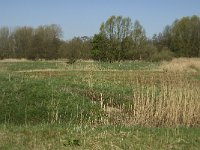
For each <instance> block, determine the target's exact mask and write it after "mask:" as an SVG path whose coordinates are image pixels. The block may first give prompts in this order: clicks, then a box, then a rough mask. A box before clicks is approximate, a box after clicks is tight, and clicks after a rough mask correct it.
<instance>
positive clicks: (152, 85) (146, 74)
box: [0, 58, 200, 150]
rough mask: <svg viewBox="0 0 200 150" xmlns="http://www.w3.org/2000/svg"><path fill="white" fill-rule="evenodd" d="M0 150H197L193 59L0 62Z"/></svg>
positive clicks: (198, 101) (199, 88) (197, 86)
mask: <svg viewBox="0 0 200 150" xmlns="http://www.w3.org/2000/svg"><path fill="white" fill-rule="evenodd" d="M0 89H1V90H0V104H1V105H0V114H1V115H0V123H1V125H0V149H84V150H85V149H108V150H110V149H114V150H115V149H130V150H131V149H199V148H200V128H199V127H200V115H199V114H200V59H185V58H181V59H174V60H172V61H171V62H162V63H152V62H143V61H135V62H132V61H130V62H129V61H126V62H116V63H111V64H110V63H106V62H94V61H78V62H76V63H74V64H71V65H69V64H67V63H66V61H65V60H59V61H27V60H2V61H0Z"/></svg>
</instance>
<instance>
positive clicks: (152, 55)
mask: <svg viewBox="0 0 200 150" xmlns="http://www.w3.org/2000/svg"><path fill="white" fill-rule="evenodd" d="M62 34H63V32H62V29H61V27H60V26H59V25H55V24H52V25H45V26H39V27H37V28H32V27H26V26H25V27H18V28H15V29H10V28H8V27H1V28H0V59H4V58H27V59H32V60H36V59H57V58H67V59H69V60H71V62H74V61H75V60H76V59H95V60H99V61H109V62H113V61H121V60H139V59H140V60H141V59H142V60H148V61H159V60H170V59H171V58H172V57H173V56H176V57H180V56H183V57H199V56H200V42H199V41H200V18H199V17H198V16H192V17H183V18H181V19H179V20H175V21H174V23H173V24H172V25H171V26H166V27H165V29H164V31H163V32H162V33H159V34H155V35H154V36H153V37H152V38H151V39H148V38H147V37H146V34H145V29H144V28H143V26H142V25H141V24H140V22H139V21H138V20H136V21H135V22H134V23H133V22H132V21H131V19H130V18H129V17H122V16H111V17H110V18H108V20H107V21H106V22H104V23H102V24H101V26H100V32H99V33H98V34H95V35H94V36H93V37H87V36H84V37H75V38H73V39H71V40H68V41H63V40H62Z"/></svg>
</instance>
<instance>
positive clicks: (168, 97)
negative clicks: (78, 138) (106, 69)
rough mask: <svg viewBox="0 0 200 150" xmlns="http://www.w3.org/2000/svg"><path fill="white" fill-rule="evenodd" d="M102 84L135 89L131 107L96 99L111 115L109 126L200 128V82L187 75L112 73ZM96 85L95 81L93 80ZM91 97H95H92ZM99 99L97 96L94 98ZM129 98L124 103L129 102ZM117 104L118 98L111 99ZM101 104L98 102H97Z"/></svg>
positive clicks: (108, 119) (105, 120)
mask: <svg viewBox="0 0 200 150" xmlns="http://www.w3.org/2000/svg"><path fill="white" fill-rule="evenodd" d="M101 80H102V81H106V80H107V81H110V82H113V83H114V84H118V85H119V86H122V85H128V86H132V89H133V93H134V94H133V95H132V96H131V97H130V96H129V98H128V100H129V101H130V103H129V106H128V108H127V106H126V107H125V104H122V105H118V106H117V105H112V104H111V103H107V102H105V101H104V96H105V95H106V94H105V93H99V95H98V96H95V98H96V99H98V101H99V102H100V103H101V107H102V109H103V110H104V111H105V112H106V113H107V116H108V118H107V119H103V118H102V119H101V120H102V121H103V122H104V123H105V124H108V123H111V124H113V123H114V124H115V123H122V124H126V125H135V124H140V125H143V126H199V125H200V115H199V114H200V82H199V81H197V80H192V79H191V78H190V77H189V76H188V75H187V74H180V73H172V72H171V73H152V72H151V73H145V72H140V71H139V72H126V73H122V74H121V75H119V74H118V73H117V72H116V73H113V72H112V73H110V74H109V75H106V76H104V77H103V78H102V79H101ZM93 82H94V83H93V84H95V81H94V79H93ZM90 95H91V94H90ZM93 95H95V94H93ZM127 97H128V96H125V95H124V97H122V99H123V98H124V101H125V100H126V101H127ZM110 100H111V102H114V101H115V99H114V97H110ZM96 101H97V100H96Z"/></svg>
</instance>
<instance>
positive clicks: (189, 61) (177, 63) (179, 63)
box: [160, 58, 200, 72]
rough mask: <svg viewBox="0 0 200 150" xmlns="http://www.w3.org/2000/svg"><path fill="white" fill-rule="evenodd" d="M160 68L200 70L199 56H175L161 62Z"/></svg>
mask: <svg viewBox="0 0 200 150" xmlns="http://www.w3.org/2000/svg"><path fill="white" fill-rule="evenodd" d="M160 68H161V70H163V71H173V72H197V71H200V58H176V59H173V60H172V61H171V62H163V63H162V65H161V67H160Z"/></svg>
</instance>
